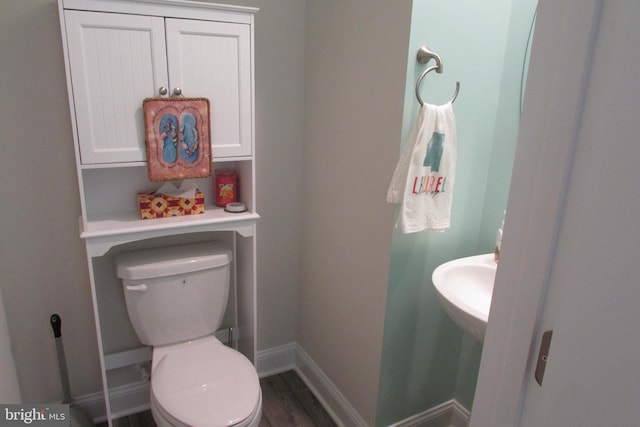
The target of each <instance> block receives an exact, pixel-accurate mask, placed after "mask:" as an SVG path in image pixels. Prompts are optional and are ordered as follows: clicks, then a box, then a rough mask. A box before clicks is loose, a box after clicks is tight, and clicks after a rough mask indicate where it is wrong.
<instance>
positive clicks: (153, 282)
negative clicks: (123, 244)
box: [115, 241, 232, 346]
mask: <svg viewBox="0 0 640 427" xmlns="http://www.w3.org/2000/svg"><path fill="white" fill-rule="evenodd" d="M231 260H232V255H231V251H230V250H229V248H228V247H227V246H225V245H224V244H223V243H222V242H218V241H209V242H203V243H195V244H187V245H177V246H168V247H162V248H154V249H146V250H139V251H133V252H124V253H120V254H118V255H116V257H115V263H116V271H117V274H118V277H119V278H120V279H122V285H123V290H124V298H125V301H126V305H127V312H128V313H129V319H130V320H131V324H132V325H133V329H134V330H135V331H136V334H137V335H138V338H140V341H142V343H143V344H146V345H153V346H158V345H166V344H173V343H178V342H182V341H187V340H191V339H196V338H200V337H203V336H206V335H209V334H212V333H213V332H215V331H216V330H217V329H218V328H219V327H220V324H221V322H222V318H223V317H224V312H225V309H226V306H227V299H228V297H229V281H230V264H231Z"/></svg>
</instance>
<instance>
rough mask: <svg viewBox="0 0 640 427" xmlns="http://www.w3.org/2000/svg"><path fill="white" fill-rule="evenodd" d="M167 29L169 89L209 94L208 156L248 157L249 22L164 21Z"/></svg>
mask: <svg viewBox="0 0 640 427" xmlns="http://www.w3.org/2000/svg"><path fill="white" fill-rule="evenodd" d="M166 32H167V35H166V38H167V52H168V61H169V82H170V84H171V91H173V89H174V88H175V87H179V88H181V89H182V94H183V95H184V96H187V97H205V98H209V103H210V109H211V149H212V155H213V157H235V156H249V155H251V151H252V138H253V135H252V134H253V132H252V129H253V117H252V114H253V106H252V102H253V101H252V100H253V95H252V90H253V88H252V84H251V81H252V80H251V77H252V76H251V74H252V64H251V32H250V27H249V25H246V24H236V23H225V22H209V21H194V20H185V19H167V21H166Z"/></svg>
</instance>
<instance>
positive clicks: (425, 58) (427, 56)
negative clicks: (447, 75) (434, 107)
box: [416, 46, 460, 106]
mask: <svg viewBox="0 0 640 427" xmlns="http://www.w3.org/2000/svg"><path fill="white" fill-rule="evenodd" d="M431 59H433V60H435V61H436V65H432V66H431V67H429V68H427V69H426V70H424V71H423V72H422V74H420V77H418V80H417V81H416V98H418V102H419V103H420V106H423V105H424V101H423V100H422V97H421V96H420V84H421V83H422V80H423V79H424V77H425V76H426V75H427V74H429V73H430V72H431V71H435V72H436V73H438V74H441V73H442V68H443V67H442V59H441V58H440V55H438V54H437V53H435V52H432V51H431V50H430V49H429V48H428V47H426V46H423V47H421V48H420V49H419V50H418V55H417V60H418V62H419V63H421V64H426V63H427V62H429V61H430V60H431ZM459 92H460V82H456V90H455V92H454V93H453V97H452V98H451V100H450V101H449V102H451V103H452V104H453V102H454V101H455V100H456V98H457V97H458V93H459Z"/></svg>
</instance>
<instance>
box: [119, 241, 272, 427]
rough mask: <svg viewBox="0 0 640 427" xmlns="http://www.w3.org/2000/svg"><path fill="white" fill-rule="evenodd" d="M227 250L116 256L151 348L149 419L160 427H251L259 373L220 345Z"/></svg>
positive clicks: (134, 319) (136, 323)
mask: <svg viewBox="0 0 640 427" xmlns="http://www.w3.org/2000/svg"><path fill="white" fill-rule="evenodd" d="M231 258H232V257H231V252H230V250H229V249H228V248H227V247H226V246H225V245H224V244H222V243H221V242H204V243H196V244H189V245H179V246H171V247H163V248H155V249H148V250H142V251H135V252H127V253H121V254H118V255H116V257H115V262H116V270H117V274H118V277H120V278H121V279H122V283H123V288H124V294H125V301H126V305H127V312H128V314H129V319H130V320H131V324H132V326H133V328H134V330H135V332H136V334H137V335H138V338H140V341H141V342H142V343H143V344H146V345H150V346H153V357H152V361H151V395H150V405H151V413H152V415H153V418H154V420H155V422H156V424H157V425H158V426H159V427H232V426H233V427H256V426H258V424H259V423H260V418H261V415H262V393H261V390H260V382H259V379H258V374H257V372H256V370H255V368H254V366H253V365H252V364H251V362H250V361H249V359H247V357H245V356H244V355H243V354H241V353H240V352H238V351H236V350H234V349H232V348H230V347H227V346H226V345H224V344H222V343H221V342H220V341H218V340H217V339H216V338H215V336H214V335H213V333H214V332H215V331H216V330H217V329H218V328H219V327H220V325H221V322H222V319H223V317H224V313H225V310H226V306H227V298H228V294H229V292H228V291H229V282H230V266H229V265H230V263H231Z"/></svg>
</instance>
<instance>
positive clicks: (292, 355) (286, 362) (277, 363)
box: [256, 342, 297, 378]
mask: <svg viewBox="0 0 640 427" xmlns="http://www.w3.org/2000/svg"><path fill="white" fill-rule="evenodd" d="M296 347H297V344H296V343H294V342H293V343H289V344H284V345H280V346H278V347H272V348H269V349H267V350H260V351H258V354H257V357H256V370H257V371H258V376H259V377H260V378H263V377H268V376H269V375H276V374H280V373H282V372H286V371H290V370H292V369H294V368H295V364H296Z"/></svg>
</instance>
